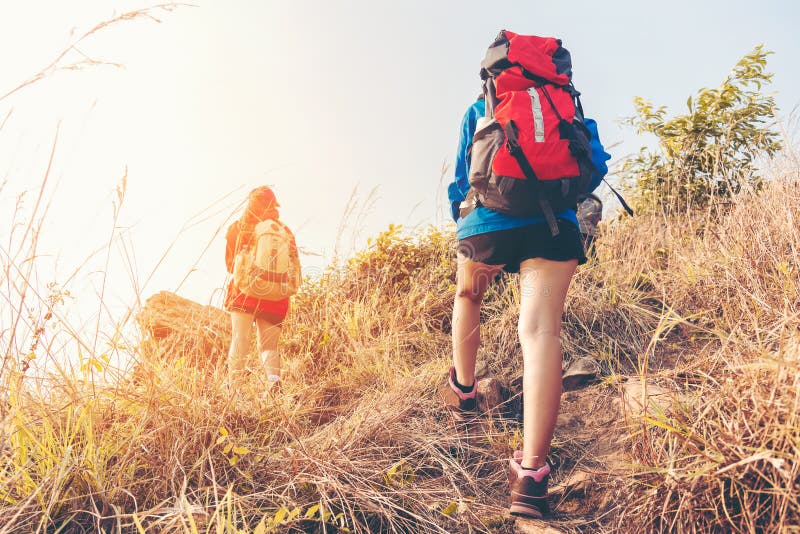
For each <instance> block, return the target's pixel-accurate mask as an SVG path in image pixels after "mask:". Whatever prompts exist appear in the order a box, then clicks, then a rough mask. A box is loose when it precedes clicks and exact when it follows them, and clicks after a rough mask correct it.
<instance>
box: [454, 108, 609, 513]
mask: <svg viewBox="0 0 800 534" xmlns="http://www.w3.org/2000/svg"><path fill="white" fill-rule="evenodd" d="M484 113H485V102H484V99H483V98H482V97H481V98H479V99H478V100H477V102H475V103H474V104H473V105H472V106H470V108H469V109H468V110H467V112H466V114H465V116H464V119H463V122H462V127H461V135H460V140H459V147H458V154H457V159H456V166H455V180H454V182H453V183H451V184H450V186H449V189H448V196H449V199H450V201H451V207H452V215H453V219H454V220H455V221H456V222H457V226H458V230H457V237H458V259H457V263H458V264H457V273H456V295H455V302H454V305H453V321H452V337H453V366H452V367H451V368H450V371H449V376H448V383H447V386H446V387H445V388H444V402H445V403H446V405H447V406H448V407H449V408H451V409H452V410H453V411H454V412H455V413H456V414H457V415H458V416H459V418H464V417H465V416H474V415H475V409H476V392H477V387H476V383H475V382H476V380H475V358H476V355H477V352H478V345H479V344H480V307H481V301H482V299H483V295H484V292H485V291H486V289H487V286H488V285H489V283H490V282H491V281H492V280H493V279H495V277H496V276H497V275H498V274H499V273H500V272H501V270H502V271H505V272H508V273H516V272H519V273H520V295H521V303H520V310H519V324H518V334H519V340H520V344H521V346H522V356H523V434H524V437H523V445H522V450H521V451H516V452H515V453H514V456H513V458H511V459H510V462H509V482H510V493H511V513H512V514H514V515H521V516H527V517H535V518H539V517H542V515H543V514H545V513H547V512H548V511H549V510H548V505H547V482H548V478H549V474H550V466H549V465H548V464H547V461H546V458H547V454H548V451H549V449H550V441H551V439H552V437H553V432H554V429H555V424H556V417H557V416H558V410H559V403H560V400H561V343H560V339H559V335H560V332H561V314H562V313H563V311H564V300H565V298H566V295H567V289H568V288H569V285H570V281H571V279H572V275H573V273H574V272H575V269H576V267H577V266H578V265H579V264H582V263H584V262H585V261H586V255H585V253H584V250H583V246H582V242H581V236H580V234H579V230H578V222H577V219H576V214H575V210H573V209H566V210H563V211H561V212H558V213H556V214H555V216H556V218H557V225H558V235H557V236H555V237H553V235H552V231H551V229H550V227H549V226H548V224H547V222H545V218H544V217H527V218H526V217H512V216H509V215H504V214H501V213H499V212H496V211H492V210H490V209H488V208H486V207H484V206H481V205H478V206H477V207H475V208H474V209H473V210H472V211H471V212H469V213H468V214H466V215H465V216H464V217H460V215H459V207H460V206H461V205H462V202H463V201H464V200H465V198H466V196H467V192H468V190H469V189H470V184H469V181H468V176H469V166H470V158H471V150H470V147H471V144H472V139H473V134H474V132H475V129H476V123H477V122H478V119H479V118H481V117H484ZM590 120H591V119H589V120H587V122H589V121H590ZM591 123H592V124H591V128H594V129H595V130H594V132H593V134H594V135H593V137H596V124H594V121H591ZM587 126H588V124H587ZM592 145H593V146H592V148H593V149H594V148H595V146H597V145H599V139H595V138H593V139H592ZM599 148H600V150H598V151H597V154H595V155H594V158H593V159H594V160H595V167H597V168H598V169H599V168H603V169H606V165H605V160H606V159H608V158H609V157H610V156H608V154H606V153H605V152H604V151H602V146H600V147H599ZM592 152H593V153H594V152H595V150H593V151H592ZM598 172H602V171H598ZM603 174H605V173H604V172H603ZM600 178H601V176H596V175H595V176H593V179H592V186H593V187H591V188H592V189H593V188H594V187H596V186H597V184H598V183H599V181H600Z"/></svg>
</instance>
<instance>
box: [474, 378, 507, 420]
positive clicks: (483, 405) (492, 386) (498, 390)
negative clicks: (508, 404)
mask: <svg viewBox="0 0 800 534" xmlns="http://www.w3.org/2000/svg"><path fill="white" fill-rule="evenodd" d="M504 393H505V388H504V387H503V385H502V384H501V383H500V381H499V380H498V379H496V378H494V377H489V378H484V379H482V380H479V381H478V410H479V411H481V412H488V411H491V410H494V409H496V408H499V407H502V406H503V403H504V402H505V395H504Z"/></svg>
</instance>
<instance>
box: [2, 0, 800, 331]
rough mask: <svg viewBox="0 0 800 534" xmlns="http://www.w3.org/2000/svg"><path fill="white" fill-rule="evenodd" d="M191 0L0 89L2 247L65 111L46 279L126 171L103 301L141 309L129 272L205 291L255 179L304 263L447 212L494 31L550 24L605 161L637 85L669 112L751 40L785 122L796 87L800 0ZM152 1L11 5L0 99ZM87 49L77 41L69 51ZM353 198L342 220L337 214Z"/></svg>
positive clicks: (630, 143) (711, 81) (66, 259)
mask: <svg viewBox="0 0 800 534" xmlns="http://www.w3.org/2000/svg"><path fill="white" fill-rule="evenodd" d="M197 4H198V5H196V6H194V7H189V6H186V7H181V8H179V9H176V10H175V11H173V12H171V13H168V12H163V11H154V12H153V14H154V15H155V16H157V17H158V18H159V20H160V21H161V23H160V24H158V23H155V22H153V21H152V20H147V19H139V20H135V21H128V22H123V23H120V24H117V25H113V26H111V27H107V28H105V29H103V30H102V31H101V32H99V33H98V34H96V35H95V36H93V37H91V38H89V39H87V40H86V41H85V42H83V43H82V44H81V45H80V46H79V49H80V52H81V53H82V54H85V55H86V56H88V57H91V58H92V59H95V60H103V61H109V62H113V63H118V64H121V65H123V66H124V67H123V68H115V67H111V66H94V67H87V68H85V69H83V70H81V71H59V72H55V73H52V74H51V75H49V76H47V77H46V78H45V79H44V80H42V81H40V82H38V83H36V84H34V85H32V86H30V87H28V88H26V89H23V90H22V91H20V92H18V93H16V94H14V95H12V96H10V97H8V98H6V99H4V100H0V124H2V127H1V128H0V184H2V183H3V180H5V185H4V186H3V187H2V189H0V246H2V247H7V243H8V234H9V228H10V225H11V222H12V220H13V217H12V212H13V205H14V201H15V198H16V197H17V195H18V194H20V193H21V192H23V191H30V194H29V196H28V197H27V199H26V200H25V203H24V206H23V212H22V215H19V216H17V222H20V220H22V221H25V220H27V219H26V216H27V215H28V214H29V213H30V210H31V209H32V207H33V201H34V199H35V192H36V189H37V188H38V187H39V185H40V184H41V182H42V178H43V176H44V172H45V169H46V167H47V161H48V157H49V154H50V150H51V148H52V146H53V141H54V137H55V133H56V128H57V125H60V126H59V134H58V142H57V145H56V147H55V157H54V160H53V166H52V170H51V173H50V180H49V182H48V184H47V188H46V194H45V198H46V199H47V200H49V201H50V208H49V211H48V213H47V217H46V219H45V222H44V225H43V233H42V236H41V241H40V245H39V253H40V254H42V255H45V256H47V257H45V258H42V259H41V260H40V267H39V278H40V279H39V282H40V283H41V284H45V283H46V282H48V281H50V280H57V281H59V282H64V281H65V279H66V278H67V276H68V274H69V273H71V272H72V270H73V269H75V268H76V267H77V266H79V265H82V264H84V260H85V259H86V258H87V256H89V254H90V253H91V252H92V251H93V250H95V249H97V248H98V247H101V246H103V244H104V243H106V242H107V241H108V239H109V237H110V235H111V231H112V200H113V199H114V198H115V194H114V190H115V187H116V186H117V184H118V183H119V182H120V180H121V178H122V176H123V174H124V173H125V168H126V167H127V169H128V170H127V173H128V174H127V196H126V198H125V201H124V205H123V207H122V210H121V215H120V219H119V221H118V226H119V227H120V228H121V231H122V234H123V235H124V244H125V246H124V250H125V251H127V252H125V253H123V252H122V251H123V248H122V247H121V246H120V244H119V242H118V244H116V245H115V246H114V247H113V248H112V251H111V263H110V265H109V267H108V273H109V281H108V289H107V295H108V296H107V297H106V298H107V300H108V302H110V303H111V305H112V307H114V306H117V305H119V306H123V305H130V304H133V303H135V300H134V298H133V297H132V294H133V290H132V285H133V284H132V281H131V280H132V279H135V280H138V282H137V285H138V286H139V292H140V293H141V294H142V296H143V297H144V298H146V297H148V296H149V295H151V294H153V293H155V292H157V291H159V290H163V289H168V290H175V289H176V288H178V287H180V289H179V293H180V294H182V295H184V296H187V297H190V298H193V299H195V300H197V301H200V302H206V303H207V302H212V303H215V304H218V305H219V304H220V302H221V293H220V291H219V288H221V287H222V286H223V283H224V281H225V268H224V262H223V250H224V239H223V236H222V235H216V236H215V232H216V231H217V229H218V228H219V227H221V226H224V224H225V221H226V219H227V218H228V217H229V216H230V215H231V214H232V213H233V212H234V208H235V206H236V204H237V203H238V202H239V201H241V199H243V197H244V195H245V194H246V192H247V191H249V190H250V189H251V188H252V187H255V186H257V185H261V184H270V185H272V186H274V189H275V191H276V193H277V195H278V198H279V200H280V202H281V205H282V218H283V220H285V221H286V222H287V223H288V224H289V225H290V227H292V228H293V229H294V230H295V232H296V234H297V239H298V243H299V245H300V246H301V247H302V248H303V249H304V250H306V251H307V252H310V253H313V254H316V256H313V255H307V256H304V258H303V259H304V263H305V266H306V272H307V273H313V272H319V269H320V268H321V267H322V266H323V265H325V264H327V263H328V262H330V261H331V259H332V258H333V256H334V253H335V251H336V246H337V242H338V247H339V252H340V253H342V254H345V255H346V254H348V253H349V252H350V251H352V248H353V247H354V246H360V245H361V244H363V242H364V240H365V239H366V238H367V237H369V236H371V235H375V234H376V233H377V232H379V231H380V230H382V229H384V228H385V227H386V226H387V225H388V224H389V223H403V224H406V225H409V226H414V225H418V224H424V223H429V222H434V223H437V222H439V223H440V222H443V221H446V217H445V215H444V214H445V213H446V208H445V204H446V201H445V199H446V195H445V193H444V188H445V186H446V183H445V182H446V181H447V180H449V178H450V177H451V174H450V173H448V175H447V177H446V180H445V181H444V182H443V181H442V179H441V169H442V165H443V164H444V163H451V162H452V161H453V159H454V152H455V148H456V143H457V133H458V129H459V123H460V120H461V117H462V114H463V112H464V111H465V109H466V108H467V106H468V105H469V104H470V103H471V102H472V101H473V99H474V97H475V96H476V95H477V94H478V91H479V81H480V80H479V77H478V69H479V63H480V60H481V59H482V57H483V54H484V52H485V50H486V47H487V46H488V45H489V44H490V43H491V41H492V40H493V38H494V37H495V35H496V34H497V32H498V31H499V30H500V29H503V28H507V29H510V30H513V31H515V32H517V33H533V34H539V35H552V36H556V37H560V38H561V39H563V41H564V45H565V46H566V47H567V48H568V49H569V50H570V52H571V53H572V57H573V63H574V82H575V85H576V86H577V87H578V89H580V90H581V91H582V92H583V93H584V97H583V103H584V107H585V108H586V110H587V114H588V115H590V116H594V117H595V118H596V119H597V120H598V122H599V124H600V133H601V136H602V138H603V140H604V142H605V143H606V145H614V144H615V143H620V144H619V145H618V146H617V148H616V149H615V150H613V152H614V156H615V160H617V161H618V160H620V159H621V158H622V157H624V156H625V155H626V154H627V153H630V152H633V151H635V150H636V149H637V148H638V147H639V146H640V145H641V144H643V143H644V142H645V140H644V139H642V138H638V137H636V135H635V134H634V132H632V131H630V130H626V129H622V128H621V127H620V126H618V125H617V123H616V122H615V121H617V120H619V119H620V118H622V117H625V116H628V115H630V114H632V112H633V104H632V101H633V98H634V97H635V96H644V97H647V98H650V99H652V100H653V101H654V102H655V103H657V104H666V105H668V106H670V107H671V109H672V110H677V111H681V112H682V111H683V110H684V109H685V102H686V99H687V97H688V96H689V94H692V93H694V92H695V91H696V90H697V89H699V88H700V87H705V86H716V85H718V84H719V83H720V82H721V81H722V79H723V78H724V76H725V75H726V74H727V72H728V71H729V70H730V68H731V67H732V66H733V65H734V63H735V62H736V61H737V60H738V59H739V58H740V57H741V56H742V55H743V54H745V53H747V52H749V51H750V50H751V49H752V48H753V47H754V46H755V45H756V44H759V43H765V44H766V47H767V48H768V49H771V50H773V51H775V55H774V56H771V58H770V63H769V68H770V70H772V71H773V72H775V73H776V75H775V81H774V84H773V87H772V89H773V90H775V91H776V92H777V100H778V102H779V104H780V107H781V113H782V115H783V116H786V115H787V114H788V113H789V112H790V111H791V110H792V108H793V107H794V106H796V105H797V104H798V103H799V102H800V74H798V70H797V68H796V65H797V61H798V57H800V39H798V38H797V33H796V30H797V27H798V25H800V17H798V11H799V9H800V8H798V5H800V4H797V3H795V2H789V1H787V0H783V1H776V0H764V1H762V2H759V3H757V4H754V3H753V2H744V1H739V0H736V1H721V0H720V1H703V2H698V1H696V0H692V1H688V0H675V1H673V2H669V3H665V2H646V3H644V2H637V1H633V0H613V1H608V2H589V1H580V0H573V1H571V2H556V1H553V2H532V1H530V0H523V1H506V2H502V1H492V2H485V1H484V2H477V1H473V0H469V1H467V0H458V1H456V0H449V1H430V0H428V1H422V0H405V1H402V2H384V1H375V0H358V1H356V0H351V1H337V2H330V1H328V2H326V1H322V0H319V1H309V0H295V1H291V2H286V1H281V2H278V1H271V0H268V1H242V0H237V1H225V2H222V1H216V2H212V1H203V0H198V2H197ZM148 5H150V4H146V3H144V2H130V1H118V0H81V1H80V2H61V1H56V0H50V1H38V2H28V1H25V2H23V1H16V2H14V1H11V0H5V1H3V3H2V4H1V5H0V49H2V50H4V53H3V60H2V61H3V64H2V68H1V69H0V94H5V93H6V92H7V91H9V90H11V89H13V88H14V87H16V86H17V85H18V84H19V83H21V82H23V81H25V80H26V79H28V78H30V77H31V76H32V75H34V74H35V73H36V72H38V71H39V70H40V69H41V68H43V67H45V66H46V65H48V64H49V63H50V62H51V61H52V60H53V59H54V58H55V57H56V56H57V55H58V54H59V53H60V52H61V51H62V50H64V49H65V48H66V47H67V46H68V45H69V44H70V43H71V42H73V41H74V40H75V39H76V38H77V37H78V36H79V35H80V34H82V33H83V32H85V31H87V30H88V29H89V28H91V27H92V26H94V25H95V24H97V23H99V22H102V21H104V20H108V19H110V18H113V17H114V16H115V15H119V14H121V13H124V12H126V11H130V10H133V9H137V8H142V7H146V6H148ZM82 58H83V56H81V55H79V54H78V53H77V52H74V53H71V54H70V55H68V56H67V57H66V58H65V60H64V62H62V65H68V64H70V63H73V62H75V61H79V60H81V59H82ZM9 112H10V115H8V116H7V114H9ZM4 119H6V120H5V123H3V120H4ZM354 191H355V192H356V193H355V198H356V199H357V201H358V204H357V207H356V209H355V214H354V215H353V216H352V217H350V218H349V219H347V220H344V219H343V214H344V212H345V209H346V206H347V203H348V199H349V198H350V197H351V194H353V192H354ZM209 207H210V210H209V209H208V208H209ZM187 225H188V226H190V228H188V229H187V230H185V231H183V232H182V233H181V229H182V228H183V227H185V226H187ZM343 225H344V228H343ZM223 233H224V228H223ZM171 244H173V246H172V248H171V249H170V250H169V253H168V254H167V255H166V258H165V260H164V261H163V262H161V263H160V264H158V262H159V258H161V257H162V255H163V254H164V253H165V251H167V250H168V249H169V248H170V246H171ZM10 252H11V253H13V252H14V250H12V251H10ZM105 258H106V255H105V253H102V254H99V255H96V256H94V257H93V259H90V260H89V261H88V262H87V263H85V265H84V268H83V270H82V271H81V274H80V275H79V276H77V277H76V279H75V280H74V281H72V282H70V287H71V289H72V292H73V294H76V295H77V296H78V297H79V298H82V297H81V295H86V292H94V291H98V288H99V287H100V282H101V280H102V275H101V274H99V273H100V272H101V271H104V270H106V267H105ZM19 259H22V258H19ZM157 264H158V268H157V269H156V270H155V275H154V277H153V278H152V279H151V280H150V281H149V282H148V283H147V285H146V286H144V287H142V285H143V284H144V282H145V280H146V279H147V277H148V276H149V274H150V273H151V272H153V270H154V269H155V268H156V265H157ZM126 265H129V266H132V267H130V268H127V267H126ZM187 275H188V277H187ZM184 279H185V281H184ZM182 281H183V283H182V284H181V282H182ZM4 305H5V303H3V302H0V308H2V307H3V306H4ZM94 309H95V310H96V308H94ZM6 317H7V315H5V314H3V315H0V321H2V320H5V318H6ZM90 318H91V317H90V316H86V317H82V318H81V320H88V319H90Z"/></svg>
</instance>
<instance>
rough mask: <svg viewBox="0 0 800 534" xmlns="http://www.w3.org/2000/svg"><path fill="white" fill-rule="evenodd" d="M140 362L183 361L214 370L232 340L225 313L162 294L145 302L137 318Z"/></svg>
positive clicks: (168, 293) (167, 293) (172, 294)
mask: <svg viewBox="0 0 800 534" xmlns="http://www.w3.org/2000/svg"><path fill="white" fill-rule="evenodd" d="M136 324H137V325H138V326H139V329H140V330H141V333H142V342H141V344H140V346H139V354H140V358H142V359H165V360H171V359H176V358H179V357H182V358H184V360H185V362H186V363H188V364H189V365H193V366H197V367H213V366H216V365H217V363H219V362H221V361H223V360H224V358H225V356H226V354H227V353H228V347H229V345H230V340H231V326H230V318H229V316H228V313H227V312H226V311H224V310H221V309H219V308H216V307H214V306H204V305H202V304H198V303H197V302H194V301H192V300H189V299H186V298H183V297H180V296H178V295H176V294H174V293H170V292H169V291H162V292H160V293H157V294H155V295H153V296H152V297H150V298H149V299H147V301H146V302H145V305H144V307H143V308H142V310H141V311H140V312H139V313H138V315H137V316H136Z"/></svg>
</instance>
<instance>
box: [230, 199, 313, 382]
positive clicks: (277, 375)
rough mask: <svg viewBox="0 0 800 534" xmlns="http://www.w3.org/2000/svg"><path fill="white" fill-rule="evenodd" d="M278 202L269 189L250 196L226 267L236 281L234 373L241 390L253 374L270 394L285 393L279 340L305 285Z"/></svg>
mask: <svg viewBox="0 0 800 534" xmlns="http://www.w3.org/2000/svg"><path fill="white" fill-rule="evenodd" d="M278 206H279V204H278V201H277V199H276V198H275V193H274V192H273V191H272V189H270V188H269V187H266V186H263V187H257V188H256V189H253V190H252V191H251V192H250V194H249V195H248V196H247V206H246V208H245V211H244V213H243V214H242V216H241V217H240V218H239V220H237V221H236V222H234V223H233V224H232V225H231V226H230V227H229V228H228V232H227V234H226V236H225V240H226V247H225V266H226V268H227V270H228V272H229V273H231V274H232V275H233V276H232V277H231V279H230V281H229V282H228V286H227V290H226V292H225V309H226V310H228V311H229V312H230V314H231V327H232V332H231V346H230V350H229V352H228V370H229V374H230V377H231V383H232V384H234V385H237V384H239V383H241V379H242V378H244V377H245V376H246V375H248V374H251V373H257V374H258V376H260V377H263V378H265V379H266V389H267V391H268V392H274V391H277V390H279V389H280V388H281V356H280V353H279V352H278V338H279V337H280V333H281V324H282V322H283V320H284V318H285V317H286V313H287V311H288V309H289V298H290V297H291V296H292V295H293V294H294V293H296V292H297V288H298V286H299V284H300V279H301V277H300V261H299V256H298V253H297V245H296V244H295V238H294V235H293V234H292V232H291V231H290V230H289V228H288V227H287V226H286V225H285V224H283V223H282V222H281V221H280V220H279V218H278ZM254 326H255V329H256V330H257V331H258V357H254V356H253V354H252V348H253V327H254Z"/></svg>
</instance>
